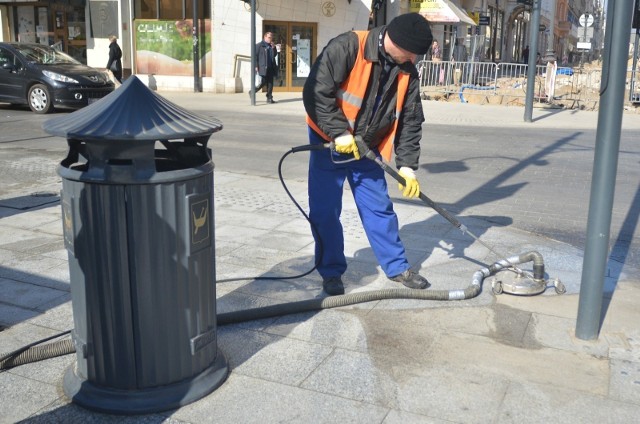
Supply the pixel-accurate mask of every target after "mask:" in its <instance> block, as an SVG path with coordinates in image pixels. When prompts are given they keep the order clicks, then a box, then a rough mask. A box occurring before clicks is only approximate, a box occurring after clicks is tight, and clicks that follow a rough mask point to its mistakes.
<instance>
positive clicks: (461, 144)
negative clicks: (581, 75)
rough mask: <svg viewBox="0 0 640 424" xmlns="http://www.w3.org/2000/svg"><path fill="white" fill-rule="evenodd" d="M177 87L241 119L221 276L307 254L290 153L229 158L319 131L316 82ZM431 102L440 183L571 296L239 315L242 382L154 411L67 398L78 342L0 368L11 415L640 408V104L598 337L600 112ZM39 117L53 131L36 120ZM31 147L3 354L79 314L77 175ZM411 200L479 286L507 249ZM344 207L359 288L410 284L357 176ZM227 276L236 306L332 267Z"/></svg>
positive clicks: (545, 412) (409, 415)
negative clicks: (372, 234)
mask: <svg viewBox="0 0 640 424" xmlns="http://www.w3.org/2000/svg"><path fill="white" fill-rule="evenodd" d="M161 94H162V95H163V96H165V97H166V98H168V99H169V100H172V101H174V102H175V103H177V104H179V105H181V106H183V107H185V108H187V109H191V110H194V111H197V112H199V113H202V114H204V115H207V116H215V117H218V118H220V119H221V120H222V121H223V123H224V124H225V129H224V130H223V131H222V132H221V133H219V134H214V135H213V137H212V145H213V146H214V161H215V162H216V172H215V177H214V187H215V203H216V204H215V207H216V227H215V236H216V273H217V279H218V280H222V279H227V278H234V277H240V276H264V275H292V274H294V273H300V272H303V271H306V270H307V269H309V268H310V267H311V266H312V262H313V257H312V252H313V241H312V237H311V235H310V233H309V228H308V224H307V223H306V222H305V221H304V219H303V218H302V217H301V216H300V215H299V213H298V212H297V210H296V209H295V207H294V206H293V205H292V204H291V203H290V201H289V199H288V197H287V196H286V194H285V193H284V191H283V189H282V187H281V185H280V183H279V181H278V179H277V175H276V172H275V168H274V164H273V163H270V164H267V165H263V164H261V163H259V162H260V161H259V158H255V157H254V158H250V159H249V163H250V166H249V165H247V166H246V167H243V168H242V169H240V170H239V169H238V168H237V164H235V163H233V162H232V161H230V158H233V156H234V155H240V154H242V155H243V157H244V155H246V156H250V155H251V152H254V156H258V157H263V158H264V157H269V158H271V156H273V157H279V156H280V155H281V154H282V153H284V152H285V151H286V150H287V149H288V148H290V147H292V146H294V145H296V144H304V140H302V141H301V142H300V143H295V144H289V143H294V142H295V140H297V139H298V137H299V135H298V134H299V132H301V131H302V132H303V134H304V124H303V123H302V117H303V116H304V112H303V110H302V104H301V101H300V94H299V93H277V95H276V100H280V102H279V103H278V104H275V105H267V104H266V103H264V102H263V100H264V99H262V98H260V96H258V103H257V105H256V106H255V107H252V106H249V101H248V98H247V96H246V94H234V95H210V94H203V93H197V94H194V93H161ZM423 104H424V107H425V111H426V114H427V123H426V124H425V139H426V140H425V147H424V149H425V152H424V154H423V156H425V159H424V160H423V163H422V165H421V170H420V175H419V176H420V179H421V181H424V182H423V185H424V186H425V187H428V191H429V192H430V193H434V195H433V197H434V199H436V200H440V199H442V201H443V202H444V203H443V204H445V205H446V207H447V208H450V209H451V210H452V211H453V212H455V213H456V214H459V216H460V219H461V220H462V221H463V223H464V224H465V225H466V226H467V227H469V229H470V230H471V232H472V233H473V234H475V235H478V236H479V237H480V238H481V240H483V241H484V242H485V243H487V244H489V245H491V246H495V248H496V249H497V250H499V252H500V253H502V252H505V253H506V254H507V255H514V254H519V253H524V252H528V251H531V250H536V251H538V252H540V253H541V254H542V255H543V257H544V261H545V266H546V270H547V274H548V277H550V278H551V277H557V278H560V279H561V280H562V281H563V282H564V284H565V285H566V288H567V293H566V294H564V295H557V294H556V293H555V291H554V290H553V288H549V289H547V291H546V292H545V293H544V294H542V295H539V296H534V297H518V296H511V295H507V294H503V295H498V296H496V295H494V294H493V293H492V291H491V288H490V286H489V285H488V281H485V284H484V287H483V290H482V293H481V294H480V295H479V296H477V297H475V298H472V299H468V300H463V301H448V302H438V301H418V300H382V301H375V302H369V303H364V304H358V305H354V306H349V307H342V308H337V309H328V310H323V311H320V312H315V313H303V314H296V315H288V316H283V317H278V318H269V319H263V320H259V321H255V322H247V323H240V324H233V325H227V326H223V327H220V329H219V334H218V336H219V339H218V345H219V347H220V349H221V350H222V351H223V352H224V353H225V355H226V357H227V359H228V360H229V363H230V369H231V372H230V375H229V377H228V379H227V381H226V382H225V383H224V384H223V385H222V386H221V387H220V388H218V389H217V390H216V391H214V392H213V393H211V394H210V395H208V396H206V397H205V398H203V399H201V400H199V401H197V402H194V403H192V404H190V405H187V406H184V407H182V408H180V409H177V410H172V411H165V412H161V413H157V414H152V415H144V416H135V417H117V416H112V415H106V414H100V413H95V412H91V411H87V410H85V409H83V408H80V407H78V406H76V405H74V404H73V403H70V402H69V400H68V399H66V398H65V397H64V395H63V394H62V390H61V384H62V383H61V379H62V375H63V373H64V370H65V368H66V367H68V366H70V365H71V364H72V363H73V361H74V355H67V356H63V357H59V358H55V359H49V360H46V361H41V362H37V363H32V364H27V365H23V366H20V367H17V368H13V369H10V370H8V371H5V372H2V373H0V423H13V422H29V423H31V422H34V423H35V422H43V423H44V422H46V423H49V422H176V423H183V422H184V423H208V422H216V423H237V422H241V423H253V422H256V423H258V422H259V423H273V422H296V423H297V422H300V423H309V422H311V423H343V422H354V423H384V424H393V423H401V422H402V423H414V422H415V423H540V422H551V423H560V422H562V423H603V422H610V423H620V422H635V421H637V417H638V416H639V414H640V325H639V324H638V322H639V318H640V312H638V308H637V305H638V303H639V302H640V286H639V283H640V273H639V268H638V266H637V265H636V262H635V258H636V256H635V255H637V253H634V251H633V250H632V246H636V244H635V243H637V237H636V235H637V234H638V233H637V231H638V230H637V220H638V210H639V209H640V200H639V199H638V198H637V196H635V197H634V193H637V184H638V181H640V169H639V167H638V166H637V164H638V157H640V156H639V155H640V145H638V143H637V141H636V140H637V133H636V132H635V131H638V130H640V116H638V115H634V114H628V115H625V117H624V123H623V127H624V129H625V131H629V132H630V134H632V135H633V136H631V135H629V136H625V137H628V138H625V139H624V141H623V143H622V145H621V158H620V173H619V187H617V190H619V193H622V194H624V196H622V197H623V198H620V196H618V195H617V196H616V197H617V199H616V202H617V203H616V208H618V209H619V210H618V215H615V214H614V219H615V220H616V224H615V228H616V231H612V238H614V240H612V246H613V253H612V257H611V258H610V260H609V263H608V274H607V277H606V279H605V292H606V293H605V297H604V307H603V323H602V329H601V332H600V335H599V337H598V339H597V340H595V341H583V340H579V339H577V338H576V337H575V336H574V332H575V325H576V317H577V304H578V293H579V289H580V279H581V268H582V257H583V250H584V243H583V239H581V238H580V236H579V234H580V233H581V232H583V231H584V223H585V222H586V212H585V213H584V216H581V217H563V216H562V213H561V212H562V209H566V210H567V211H569V213H573V214H575V212H576V211H577V210H580V209H581V208H584V205H586V204H588V194H589V181H588V177H589V175H590V167H591V161H592V160H593V141H589V137H593V136H594V134H595V132H594V130H595V128H596V125H597V113H595V112H586V111H578V112H576V111H564V110H547V109H535V110H534V122H533V123H525V122H523V120H522V117H523V114H524V110H523V109H522V108H516V107H500V106H488V105H486V106H476V105H468V104H459V103H438V102H423ZM237 116H242V117H244V120H241V119H237V118H235V117H237ZM258 116H263V119H264V116H266V117H268V119H273V121H274V123H277V125H274V126H273V128H269V129H268V130H269V131H270V132H271V133H273V134H275V136H276V137H282V139H283V140H286V142H285V143H283V144H282V145H281V146H277V147H274V146H273V145H266V144H262V143H260V142H259V141H258V140H250V139H247V137H246V134H250V132H249V131H248V130H246V129H245V128H244V127H243V126H242V125H243V124H242V122H243V121H249V122H251V120H252V119H257V117H258ZM14 122H15V123H14ZM12 125H14V126H12ZM20 125H22V126H24V125H25V124H24V123H22V124H19V123H17V122H16V121H15V120H13V121H12V120H7V121H6V122H3V128H14V131H15V132H13V133H11V134H12V135H11V136H7V132H5V133H4V135H0V137H3V138H0V141H2V142H5V141H10V140H8V138H11V137H13V138H14V139H17V138H19V137H18V129H19V127H20ZM535 133H539V135H538V136H536V137H533V135H531V134H535ZM34 134H35V135H34V136H33V137H38V136H39V134H38V130H37V129H36V130H35V133H34ZM505 134H508V135H509V136H508V137H505ZM585 134H586V135H585ZM40 135H43V134H40ZM516 135H520V136H521V138H520V139H518V138H517V137H515V136H516ZM43 136H44V135H43ZM505 138H506V139H508V140H505ZM49 142H50V143H53V144H52V145H47V146H50V147H49V148H51V149H53V150H56V151H59V147H53V146H54V144H55V143H56V142H55V141H49ZM243 142H244V143H246V144H242V143H243ZM33 143H35V142H33ZM509 143H510V144H509ZM30 145H31V144H30ZM478 145H480V146H478ZM56 146H58V145H56ZM33 148H35V147H33ZM483 150H484V151H486V154H484V155H483V154H480V153H481V152H482V151H483ZM256 151H258V152H259V153H260V154H256V153H255V152H256ZM0 152H1V154H2V159H0V160H3V161H5V163H4V164H3V165H5V166H11V164H12V163H17V162H18V160H17V157H18V156H17V155H18V154H19V152H18V151H17V150H15V149H13V148H9V144H1V145H0ZM218 153H219V154H218ZM461 158H464V160H462V159H461ZM305 161H306V157H305V156H304V155H300V156H299V155H295V156H294V157H293V158H291V159H290V160H289V162H288V163H287V168H286V170H287V185H288V187H289V189H290V190H291V192H292V193H293V195H294V196H295V197H296V199H298V201H299V202H300V203H301V204H302V206H303V207H304V208H306V182H305V179H304V173H305V168H306V167H305V163H306V162H305ZM19 163H20V169H25V168H26V167H27V166H32V167H34V172H36V173H37V174H38V178H37V184H36V183H34V184H31V185H25V184H20V183H18V182H15V183H14V182H12V183H11V184H8V185H7V184H5V185H3V187H2V189H1V190H0V234H1V237H0V325H2V326H3V327H5V328H4V329H3V330H2V331H1V332H0V346H1V347H0V352H6V351H10V350H13V349H16V348H18V347H21V346H23V345H25V344H27V343H30V342H33V341H35V340H37V339H41V338H44V337H46V336H49V335H52V334H56V333H58V332H61V331H64V330H68V329H70V328H71V327H72V326H73V321H72V313H71V304H70V293H69V273H68V269H67V252H66V250H65V248H64V245H63V241H62V225H61V217H60V206H59V203H58V202H57V197H55V196H46V194H51V193H56V192H57V191H59V190H60V181H59V178H58V177H56V176H55V174H53V175H52V173H51V167H46V166H43V165H41V164H40V165H39V164H36V163H33V164H31V165H29V164H28V161H26V162H25V161H24V159H23V160H21V161H19ZM38 166H41V167H42V169H40V168H38ZM262 166H264V168H261V167H262ZM251 169H256V171H253V172H252V171H251ZM269 169H272V170H273V171H272V172H271V173H269V171H268V170H269ZM5 172H8V171H5ZM12 175H13V174H12ZM585 178H586V179H587V181H585ZM567 186H569V188H570V189H571V190H566V189H567ZM391 190H394V188H393V187H392V188H391ZM33 193H40V194H41V195H39V196H32V195H31V194H33ZM617 193H618V192H617ZM392 195H394V197H395V196H396V193H392ZM545 197H546V198H547V203H546V204H542V203H541V202H543V201H544V198H545ZM395 208H396V211H397V213H398V215H399V218H400V223H401V226H402V233H401V235H402V238H403V240H404V242H405V245H406V247H407V250H408V253H409V257H410V261H411V262H412V264H413V265H414V267H415V268H416V269H417V270H419V271H420V272H421V273H422V274H423V275H425V276H427V277H428V278H429V279H430V281H431V282H432V284H433V289H443V290H451V289H455V288H465V287H467V286H468V285H469V284H470V282H471V276H472V275H473V273H474V272H475V271H477V270H478V269H480V268H481V267H483V266H485V265H486V264H491V263H493V262H494V261H495V260H497V259H499V258H496V257H495V255H493V254H492V253H491V252H489V251H488V250H487V249H486V248H485V247H484V246H482V245H481V244H480V243H478V242H476V241H474V240H473V239H472V238H470V237H469V236H468V235H465V234H462V233H460V231H459V230H457V229H455V228H452V227H451V226H450V225H449V224H448V223H447V222H446V221H444V220H443V219H442V218H441V217H439V216H438V215H437V214H436V213H435V212H434V211H433V210H431V209H429V208H426V207H425V206H424V205H422V204H421V203H420V202H408V201H403V200H401V199H399V198H398V199H397V202H396V203H395ZM558 209H560V211H558ZM343 225H344V228H345V233H346V238H347V245H346V254H347V256H348V258H349V269H348V271H347V273H346V274H345V281H346V282H347V292H349V293H357V292H363V291H369V290H375V289H384V288H394V287H396V285H395V283H392V282H390V281H388V280H387V279H386V278H385V277H384V275H383V274H382V272H381V271H380V268H379V267H378V266H377V264H376V262H375V259H374V257H373V254H372V252H371V250H370V248H369V246H368V242H367V240H366V236H365V235H364V233H363V231H362V228H361V226H360V223H359V221H358V216H357V212H356V210H355V206H354V204H353V202H352V199H351V198H350V193H349V192H348V191H346V192H345V207H344V212H343ZM567 228H568V229H567ZM616 247H617V250H616ZM523 266H524V268H525V269H530V264H525V265H523ZM507 278H508V277H507ZM216 290H217V297H218V300H217V305H218V308H219V312H228V311H232V310H239V309H246V308H250V307H256V306H262V305H270V304H275V303H281V302H290V301H295V300H302V299H308V298H314V297H318V296H321V285H320V279H319V277H318V276H317V274H311V275H309V276H306V277H303V278H300V279H298V280H293V281H286V280H278V281H260V280H247V281H237V282H227V283H219V284H217V287H216Z"/></svg>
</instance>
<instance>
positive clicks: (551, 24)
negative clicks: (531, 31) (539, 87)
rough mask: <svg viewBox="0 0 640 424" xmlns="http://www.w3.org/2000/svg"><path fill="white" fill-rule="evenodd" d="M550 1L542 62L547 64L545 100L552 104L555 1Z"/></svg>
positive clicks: (554, 66)
mask: <svg viewBox="0 0 640 424" xmlns="http://www.w3.org/2000/svg"><path fill="white" fill-rule="evenodd" d="M550 1H551V15H550V16H549V38H548V39H547V51H546V53H545V57H544V60H545V61H546V62H547V83H546V86H547V87H546V88H547V100H548V102H549V103H552V102H553V92H554V90H555V85H556V69H557V68H558V64H557V62H556V52H555V47H554V41H555V40H554V31H555V26H556V0H550Z"/></svg>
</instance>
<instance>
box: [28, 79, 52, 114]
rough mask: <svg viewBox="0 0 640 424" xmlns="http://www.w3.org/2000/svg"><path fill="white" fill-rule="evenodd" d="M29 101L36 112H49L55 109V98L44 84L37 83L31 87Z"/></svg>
mask: <svg viewBox="0 0 640 424" xmlns="http://www.w3.org/2000/svg"><path fill="white" fill-rule="evenodd" d="M27 101H28V102H29V107H30V108H31V110H32V111H34V112H35V113H49V112H51V111H52V110H53V99H52V98H51V95H50V94H49V89H48V88H47V86H46V85H44V84H35V85H34V86H33V87H31V89H30V90H29V95H28V98H27Z"/></svg>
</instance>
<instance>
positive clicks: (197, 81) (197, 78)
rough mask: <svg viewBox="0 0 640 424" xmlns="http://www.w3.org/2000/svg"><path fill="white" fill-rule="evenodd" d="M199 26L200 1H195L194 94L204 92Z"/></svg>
mask: <svg viewBox="0 0 640 424" xmlns="http://www.w3.org/2000/svg"><path fill="white" fill-rule="evenodd" d="M199 29H200V28H199V25H198V0H193V25H191V32H192V35H193V92H194V93H199V92H201V91H202V87H200V51H199V45H200V43H199V39H200V37H199Z"/></svg>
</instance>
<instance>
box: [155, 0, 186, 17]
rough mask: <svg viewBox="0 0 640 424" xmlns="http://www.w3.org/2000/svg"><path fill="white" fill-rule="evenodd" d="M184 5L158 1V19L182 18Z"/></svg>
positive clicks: (170, 0) (167, 0)
mask: <svg viewBox="0 0 640 424" xmlns="http://www.w3.org/2000/svg"><path fill="white" fill-rule="evenodd" d="M183 6H184V3H183V2H180V1H175V0H160V19H182V18H184V16H183V13H184V9H183Z"/></svg>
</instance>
